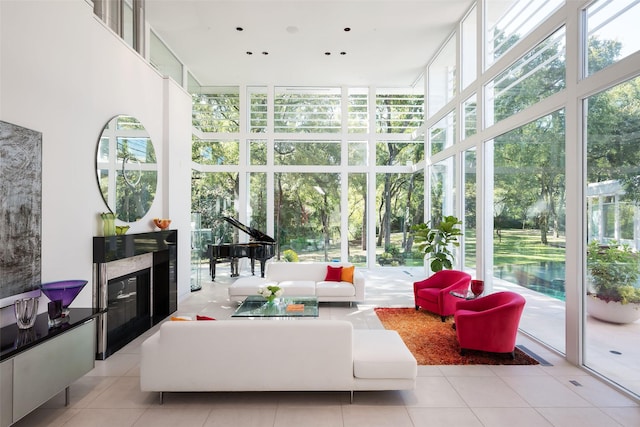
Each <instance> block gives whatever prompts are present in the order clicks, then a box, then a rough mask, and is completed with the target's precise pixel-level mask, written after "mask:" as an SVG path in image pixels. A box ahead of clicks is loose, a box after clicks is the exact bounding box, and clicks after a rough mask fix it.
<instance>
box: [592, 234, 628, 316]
mask: <svg viewBox="0 0 640 427" xmlns="http://www.w3.org/2000/svg"><path fill="white" fill-rule="evenodd" d="M587 270H588V272H589V279H590V280H589V290H588V292H587V295H588V298H587V312H588V313H589V314H590V315H591V316H592V317H595V318H597V319H600V320H604V321H607V322H612V323H630V322H634V321H635V320H637V319H639V318H640V288H638V287H636V285H637V282H638V278H639V277H640V264H639V263H638V253H637V252H635V251H634V250H632V249H631V248H630V247H629V246H628V245H620V244H618V243H617V242H615V241H613V242H611V243H610V244H608V245H601V244H600V243H599V242H598V241H596V240H593V241H591V243H589V247H588V251H587Z"/></svg>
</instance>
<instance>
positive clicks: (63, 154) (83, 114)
mask: <svg viewBox="0 0 640 427" xmlns="http://www.w3.org/2000/svg"><path fill="white" fill-rule="evenodd" d="M190 112H191V97H190V96H189V94H188V93H186V92H185V91H184V90H183V89H182V88H181V87H179V86H178V85H177V84H176V83H175V82H173V81H171V80H170V79H164V78H162V76H160V75H159V74H158V73H157V72H156V71H155V70H154V69H153V68H152V67H150V66H149V65H148V64H147V63H146V62H145V61H144V60H143V58H142V57H140V56H139V55H138V54H137V53H135V52H134V51H133V50H132V49H130V48H129V47H128V46H127V45H126V44H125V43H124V42H123V41H122V40H120V38H119V37H117V36H116V35H115V34H113V33H112V32H111V31H110V30H108V29H107V28H106V27H105V26H104V25H103V24H102V22H101V21H100V20H99V19H97V18H96V17H95V16H94V14H93V10H92V7H91V5H90V4H88V3H87V2H85V1H82V0H74V1H68V0H67V1H61V0H49V1H46V0H43V1H18V0H15V1H13V0H3V1H1V2H0V120H3V121H6V122H10V123H14V124H17V125H19V126H24V127H27V128H30V129H34V130H37V131H39V132H42V154H43V156H42V157H43V171H42V278H41V279H42V282H50V281H55V280H64V279H85V280H88V281H89V285H87V286H86V287H85V289H84V290H83V291H82V293H81V294H80V295H79V296H78V298H77V299H76V301H75V302H74V303H73V305H72V307H73V306H76V307H90V306H91V303H92V289H91V288H92V287H91V286H90V284H91V283H92V237H93V236H94V235H99V234H100V230H101V228H100V226H101V224H100V221H99V216H98V214H99V213H100V212H104V211H106V210H107V207H106V205H105V204H104V201H103V200H102V196H101V195H100V191H99V189H98V185H97V182H96V172H95V154H96V144H97V141H98V137H99V135H100V133H101V130H102V128H103V126H104V125H105V124H106V123H107V121H109V119H110V118H111V117H113V116H115V115H117V114H129V115H132V116H135V117H137V118H138V119H139V120H140V121H141V122H142V124H143V125H144V126H145V127H146V129H147V130H148V132H149V135H150V137H151V139H152V141H153V142H154V145H155V149H156V153H157V156H158V162H159V168H160V169H159V172H158V180H159V182H158V194H157V196H156V199H155V201H154V203H153V205H152V207H151V210H150V212H149V213H148V214H147V215H146V216H145V217H144V218H143V219H142V220H141V221H138V222H136V223H133V224H131V229H130V230H129V233H136V232H147V231H151V230H153V229H154V227H153V224H152V221H151V219H152V218H154V217H170V218H172V220H173V222H172V226H171V228H176V229H178V230H179V253H178V259H179V261H178V262H179V264H178V275H179V278H178V295H179V297H184V296H185V295H186V294H188V293H189V292H190V283H189V276H190V271H189V259H190V251H189V247H190V243H189V238H190V179H189V177H190V160H191V150H190V138H191V137H190V135H191V132H190V128H191V117H190ZM169 174H171V180H169ZM42 298H43V299H42V301H41V304H40V311H45V309H46V303H47V302H48V299H47V298H46V297H44V296H43V297H42ZM13 320H14V319H13V315H12V307H7V308H5V309H3V310H2V312H1V313H0V324H6V323H9V322H12V321H13Z"/></svg>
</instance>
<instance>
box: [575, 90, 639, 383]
mask: <svg viewBox="0 0 640 427" xmlns="http://www.w3.org/2000/svg"><path fill="white" fill-rule="evenodd" d="M584 106H585V110H586V112H587V116H586V129H587V132H586V154H587V183H586V184H587V185H586V192H585V195H586V203H585V206H586V207H587V212H586V214H587V227H588V228H587V239H588V241H589V243H590V245H589V246H588V247H587V273H588V275H587V282H586V284H585V285H586V286H585V292H586V293H588V295H587V300H586V310H587V314H588V316H587V322H586V325H585V348H584V363H585V365H586V366H588V367H589V368H591V369H593V370H595V371H597V372H599V373H601V374H602V375H604V376H605V377H607V378H609V379H611V380H613V381H615V382H616V383H618V384H620V385H622V386H623V387H626V388H628V389H630V390H634V391H636V392H638V391H640V347H639V346H638V345H625V344H626V343H631V342H635V343H636V344H637V343H638V336H639V335H638V334H640V320H637V319H639V318H640V259H639V257H638V252H637V251H638V248H640V207H639V202H640V185H639V184H640V77H636V78H634V79H632V80H629V81H626V82H624V83H621V84H618V85H616V86H614V87H612V88H610V89H608V90H605V91H602V92H599V93H597V94H594V95H592V96H590V97H588V98H587V99H586V100H585V101H584ZM622 303H624V304H622ZM627 312H628V313H629V314H627ZM613 322H624V323H621V324H620V323H613Z"/></svg>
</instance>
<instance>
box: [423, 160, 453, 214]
mask: <svg viewBox="0 0 640 427" xmlns="http://www.w3.org/2000/svg"><path fill="white" fill-rule="evenodd" d="M455 173H456V170H455V163H454V158H453V157H449V158H447V159H445V160H442V161H440V162H438V163H436V164H435V165H433V167H432V168H431V214H430V217H429V220H430V221H431V223H432V224H439V223H440V221H442V218H444V217H445V216H447V215H456V212H455V204H456V186H455V185H456V184H455V178H454V177H455Z"/></svg>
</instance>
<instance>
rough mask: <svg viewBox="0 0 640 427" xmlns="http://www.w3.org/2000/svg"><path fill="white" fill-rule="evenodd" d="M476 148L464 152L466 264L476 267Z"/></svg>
mask: <svg viewBox="0 0 640 427" xmlns="http://www.w3.org/2000/svg"><path fill="white" fill-rule="evenodd" d="M476 157H477V156H476V149H475V148H472V149H469V150H467V151H465V152H464V163H463V165H464V171H463V173H464V175H463V176H464V266H465V268H468V269H469V270H475V268H476V249H477V247H476V215H477V205H476V196H477V193H478V189H477V177H476V172H477V164H476V162H477V158H476Z"/></svg>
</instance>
